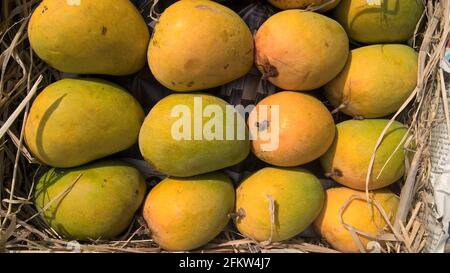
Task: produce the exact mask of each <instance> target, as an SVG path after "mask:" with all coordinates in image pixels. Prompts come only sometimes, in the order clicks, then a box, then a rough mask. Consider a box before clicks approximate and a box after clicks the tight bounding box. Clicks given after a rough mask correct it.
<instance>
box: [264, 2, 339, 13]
mask: <svg viewBox="0 0 450 273" xmlns="http://www.w3.org/2000/svg"><path fill="white" fill-rule="evenodd" d="M267 1H269V2H270V3H271V4H272V5H274V6H275V7H277V8H279V9H305V8H308V7H316V6H322V5H323V7H322V8H320V9H319V11H320V12H326V11H329V10H331V9H333V8H335V7H336V6H337V5H338V4H339V2H340V0H267ZM327 2H328V3H327ZM325 4H326V5H325Z"/></svg>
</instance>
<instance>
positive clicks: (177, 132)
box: [139, 94, 250, 177]
mask: <svg viewBox="0 0 450 273" xmlns="http://www.w3.org/2000/svg"><path fill="white" fill-rule="evenodd" d="M229 107H231V108H229ZM227 108H228V109H234V108H232V106H231V105H229V104H228V103H227V102H225V101H224V100H222V99H220V98H217V97H215V96H212V95H207V94H172V95H169V96H167V97H165V98H164V99H162V100H160V101H159V102H158V103H157V104H156V105H155V106H154V107H153V108H152V109H151V111H150V113H149V114H148V116H147V117H146V118H145V121H144V124H143V125H142V128H141V131H140V133H139V148H140V150H141V153H142V155H143V157H144V159H145V160H146V161H147V162H148V163H149V164H150V165H152V166H153V167H154V168H155V169H156V170H158V171H160V172H162V173H165V174H168V175H171V176H178V177H186V176H193V175H197V174H203V173H208V172H212V171H215V170H219V169H222V168H226V167H229V166H232V165H235V164H237V163H239V162H241V161H242V160H244V159H245V158H246V157H247V155H248V154H249V152H250V142H249V139H248V129H247V126H246V124H245V120H244V118H243V117H242V116H241V115H239V114H237V113H234V114H233V115H231V114H230V115H229V114H228V113H226V112H227V111H228V110H227ZM233 117H234V118H233ZM229 118H230V119H233V120H234V122H232V121H230V120H228V119H229Z"/></svg>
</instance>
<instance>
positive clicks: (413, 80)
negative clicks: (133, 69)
mask: <svg viewBox="0 0 450 273" xmlns="http://www.w3.org/2000/svg"><path fill="white" fill-rule="evenodd" d="M417 66H418V54H417V52H416V51H414V49H412V48H411V47H409V46H406V45H396V44H392V45H390V44H387V45H372V46H365V47H360V48H357V49H354V50H352V51H351V52H350V56H349V58H348V60H347V64H346V66H345V68H344V70H342V72H341V73H340V74H339V75H338V76H337V77H336V78H335V79H334V80H332V81H331V82H329V83H328V84H327V85H326V86H325V95H326V97H327V98H328V100H329V101H330V102H331V103H332V104H333V106H334V107H339V108H340V110H341V111H342V112H344V113H345V114H347V115H351V116H362V117H365V118H379V117H384V116H387V115H390V114H392V113H394V112H396V111H397V110H398V109H399V108H400V106H401V105H402V104H403V103H404V102H405V100H406V99H407V98H408V97H409V95H410V94H411V92H412V91H413V90H414V88H415V87H416V84H417Z"/></svg>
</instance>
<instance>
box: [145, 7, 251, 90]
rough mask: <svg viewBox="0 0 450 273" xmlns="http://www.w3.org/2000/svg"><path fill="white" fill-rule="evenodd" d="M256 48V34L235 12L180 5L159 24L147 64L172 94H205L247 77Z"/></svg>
mask: <svg viewBox="0 0 450 273" xmlns="http://www.w3.org/2000/svg"><path fill="white" fill-rule="evenodd" d="M253 48H254V46H253V36H252V33H251V32H250V30H249V28H248V27H247V25H246V24H245V22H244V21H243V20H242V19H241V18H240V17H239V15H237V14H236V13H235V12H234V11H232V10H231V9H229V8H227V7H225V6H223V5H221V4H218V3H216V2H213V1H208V0H190V1H178V2H176V3H175V4H173V5H171V6H170V7H168V8H167V9H166V10H165V11H164V12H163V13H162V14H161V17H160V20H159V22H158V23H157V24H156V27H155V31H154V33H153V36H152V38H151V41H150V45H149V48H148V63H149V66H150V70H151V71H152V73H153V75H154V76H155V78H156V79H157V80H158V81H159V82H160V83H161V84H162V85H164V86H165V87H167V88H169V89H172V90H174V91H180V92H182V91H194V90H204V89H208V88H212V87H217V86H220V85H223V84H225V83H228V82H230V81H233V80H235V79H237V78H240V77H242V76H244V75H245V74H246V73H247V72H249V71H250V69H251V67H252V65H253V60H254V57H253V55H254V53H253Z"/></svg>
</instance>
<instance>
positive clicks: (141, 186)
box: [34, 160, 146, 240]
mask: <svg viewBox="0 0 450 273" xmlns="http://www.w3.org/2000/svg"><path fill="white" fill-rule="evenodd" d="M145 190H146V186H145V182H144V178H143V177H142V176H141V175H140V174H139V172H138V171H137V170H136V169H135V168H133V167H131V166H129V165H128V164H126V163H124V162H120V161H110V160H108V161H101V162H96V163H92V164H88V165H84V166H81V167H77V168H71V169H51V170H49V171H48V172H47V173H45V174H44V175H43V176H42V177H41V178H40V179H39V181H38V182H37V184H36V190H35V193H34V198H35V205H36V207H37V208H38V210H39V211H42V210H44V208H45V210H44V212H43V214H42V216H43V218H44V220H45V221H46V222H47V223H48V224H49V225H50V226H51V227H52V228H53V229H54V230H56V232H58V234H59V235H61V236H63V237H64V238H67V239H75V240H88V239H93V240H96V239H99V238H101V239H111V238H113V237H115V236H117V235H119V234H120V233H121V232H123V231H124V230H125V229H126V228H127V227H128V226H129V225H130V223H131V220H132V219H133V216H134V214H135V212H136V211H137V209H138V208H139V207H140V205H141V203H142V201H143V200H144V197H145Z"/></svg>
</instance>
